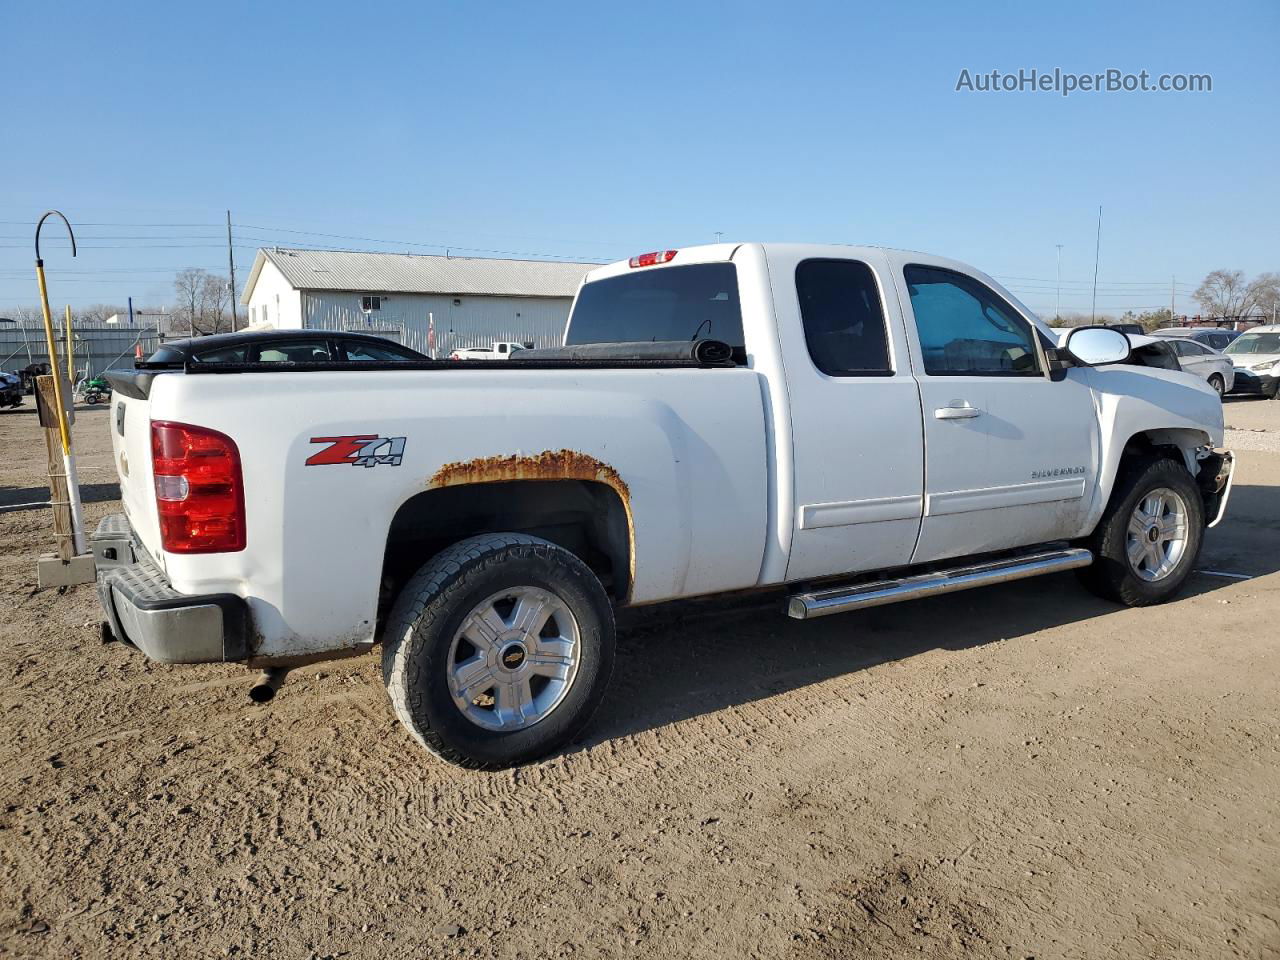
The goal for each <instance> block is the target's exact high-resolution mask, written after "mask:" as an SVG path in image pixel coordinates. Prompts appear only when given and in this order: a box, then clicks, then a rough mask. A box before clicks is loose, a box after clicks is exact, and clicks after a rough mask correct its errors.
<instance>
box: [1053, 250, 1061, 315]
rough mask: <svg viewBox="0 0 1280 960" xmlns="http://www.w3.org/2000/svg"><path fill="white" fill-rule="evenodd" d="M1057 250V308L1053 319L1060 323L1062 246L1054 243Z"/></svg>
mask: <svg viewBox="0 0 1280 960" xmlns="http://www.w3.org/2000/svg"><path fill="white" fill-rule="evenodd" d="M1054 246H1055V247H1057V248H1058V306H1057V308H1056V309H1055V311H1054V319H1055V320H1057V321H1058V322H1059V323H1061V322H1062V244H1060V243H1055V244H1054Z"/></svg>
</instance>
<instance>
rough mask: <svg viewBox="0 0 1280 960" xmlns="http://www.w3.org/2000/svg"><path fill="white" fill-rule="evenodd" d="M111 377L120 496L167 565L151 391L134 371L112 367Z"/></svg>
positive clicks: (156, 555) (159, 560) (149, 546)
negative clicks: (156, 476) (154, 455)
mask: <svg viewBox="0 0 1280 960" xmlns="http://www.w3.org/2000/svg"><path fill="white" fill-rule="evenodd" d="M108 379H109V380H110V381H111V387H112V392H111V454H112V460H114V462H115V467H116V473H117V474H118V475H119V477H120V499H121V501H123V503H124V512H125V514H126V515H128V517H129V523H130V524H131V525H132V526H133V531H134V533H135V534H136V535H137V537H138V539H139V540H141V541H142V545H143V546H144V547H146V549H147V552H148V553H149V554H151V556H152V557H153V558H154V559H155V561H156V562H157V563H159V564H162V565H163V563H164V553H163V552H162V551H161V549H160V520H159V517H158V516H157V514H156V495H155V481H154V480H153V479H152V474H151V402H150V400H149V398H148V396H147V394H148V393H149V391H147V390H139V389H137V387H136V385H135V382H134V380H133V375H132V371H124V372H117V371H112V374H110V375H109V376H108ZM148 386H149V384H148ZM131 387H132V388H133V389H130V388H131Z"/></svg>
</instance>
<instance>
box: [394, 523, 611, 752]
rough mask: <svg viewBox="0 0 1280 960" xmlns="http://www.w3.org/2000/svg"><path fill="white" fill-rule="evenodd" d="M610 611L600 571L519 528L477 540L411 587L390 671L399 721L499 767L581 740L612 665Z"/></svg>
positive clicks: (397, 623) (446, 748)
mask: <svg viewBox="0 0 1280 960" xmlns="http://www.w3.org/2000/svg"><path fill="white" fill-rule="evenodd" d="M613 651H614V628H613V610H612V607H611V606H610V604H609V598H608V596H607V595H606V594H605V591H604V588H603V587H602V586H601V585H600V581H599V580H598V579H597V578H596V576H595V574H593V573H592V572H591V570H590V569H589V568H588V567H587V565H586V564H584V563H583V562H582V561H581V560H579V559H578V558H577V557H576V556H574V555H573V554H571V553H569V552H568V551H567V550H564V549H562V548H560V547H558V546H556V545H555V544H553V543H549V542H548V541H546V540H541V539H539V538H537V537H529V536H524V535H523V534H514V533H498V534H486V535H483V536H478V537H471V538H469V539H467V540H463V541H461V542H459V543H456V544H454V545H453V546H452V547H449V548H448V549H446V550H444V551H442V552H441V553H439V554H437V555H436V556H435V557H434V558H432V559H431V560H430V561H429V562H428V563H427V564H426V565H425V566H423V567H422V569H420V570H419V571H418V572H417V573H416V574H415V575H414V576H413V577H412V578H411V579H410V580H409V582H408V583H407V584H406V585H405V587H404V589H403V590H402V591H401V593H400V596H399V598H398V599H397V600H396V603H395V605H394V607H393V608H392V611H391V615H390V617H389V618H388V622H387V629H386V639H385V640H384V644H383V651H382V675H383V680H384V682H385V683H386V686H387V692H388V694H389V695H390V697H391V704H392V707H393V708H394V710H395V713H396V716H397V717H399V719H400V721H401V722H402V723H403V724H404V725H405V728H406V729H407V730H408V731H409V733H410V734H412V735H413V737H414V739H416V740H417V741H418V742H419V743H421V744H422V745H423V746H424V747H426V748H427V749H428V750H430V751H431V752H432V753H434V754H435V755H436V756H438V757H440V758H442V759H444V760H448V761H449V762H451V763H456V764H459V765H460V766H464V767H472V768H478V769H488V770H497V769H501V768H503V767H510V766H515V765H517V764H520V763H527V762H529V761H531V760H536V759H538V758H540V757H544V756H546V755H547V754H549V753H552V752H553V751H555V750H557V749H559V748H560V747H562V746H564V745H565V744H566V743H568V742H569V741H570V740H571V739H572V738H573V737H574V736H576V735H577V734H578V733H579V732H580V731H581V730H582V728H583V727H584V726H586V724H587V722H588V721H589V720H590V719H591V715H592V714H593V713H594V712H595V710H596V708H597V707H598V706H599V705H600V701H601V700H602V699H603V698H604V692H605V688H606V686H607V685H608V682H609V675H610V673H611V672H612V670H613Z"/></svg>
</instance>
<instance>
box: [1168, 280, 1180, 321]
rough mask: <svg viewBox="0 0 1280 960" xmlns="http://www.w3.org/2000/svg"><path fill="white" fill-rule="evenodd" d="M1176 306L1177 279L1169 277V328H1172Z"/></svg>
mask: <svg viewBox="0 0 1280 960" xmlns="http://www.w3.org/2000/svg"><path fill="white" fill-rule="evenodd" d="M1177 306H1178V277H1177V276H1176V275H1174V276H1171V277H1169V326H1171V327H1172V326H1173V313H1174V310H1176V309H1177Z"/></svg>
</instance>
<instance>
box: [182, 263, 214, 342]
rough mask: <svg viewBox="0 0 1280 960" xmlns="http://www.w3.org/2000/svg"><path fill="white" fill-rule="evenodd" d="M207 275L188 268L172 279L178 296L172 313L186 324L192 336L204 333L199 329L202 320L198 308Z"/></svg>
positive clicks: (193, 268)
mask: <svg viewBox="0 0 1280 960" xmlns="http://www.w3.org/2000/svg"><path fill="white" fill-rule="evenodd" d="M208 275H209V273H208V271H206V270H200V269H198V268H196V267H188V268H187V269H186V270H183V271H181V272H179V273H178V275H177V276H176V277H174V278H173V290H174V292H175V293H176V294H177V295H178V306H177V308H176V309H175V310H174V311H173V312H174V314H175V315H176V316H177V317H178V318H179V319H181V320H182V321H184V322H185V323H186V326H187V332H188V333H190V334H191V335H192V336H195V335H196V334H198V333H203V332H204V331H203V330H201V329H199V326H200V324H202V323H203V320H204V318H203V317H202V316H200V307H201V298H202V296H203V292H204V278H205V277H207V276H208Z"/></svg>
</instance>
